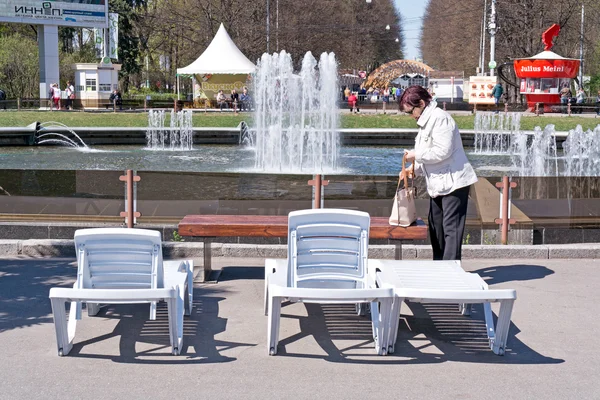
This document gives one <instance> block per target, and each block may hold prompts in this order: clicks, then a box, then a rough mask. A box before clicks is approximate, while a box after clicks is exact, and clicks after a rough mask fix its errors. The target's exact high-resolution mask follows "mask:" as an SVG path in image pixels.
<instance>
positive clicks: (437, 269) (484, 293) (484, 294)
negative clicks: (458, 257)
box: [369, 259, 517, 355]
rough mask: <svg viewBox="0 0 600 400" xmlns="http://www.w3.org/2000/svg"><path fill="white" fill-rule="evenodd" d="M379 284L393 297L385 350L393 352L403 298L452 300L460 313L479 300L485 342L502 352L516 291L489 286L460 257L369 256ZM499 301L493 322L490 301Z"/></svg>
mask: <svg viewBox="0 0 600 400" xmlns="http://www.w3.org/2000/svg"><path fill="white" fill-rule="evenodd" d="M369 268H373V270H375V271H377V272H376V275H377V277H376V280H377V283H378V285H379V286H380V287H387V288H393V289H394V292H395V295H396V299H395V300H394V304H393V307H392V314H391V318H390V324H391V325H390V328H389V330H388V333H389V334H390V337H389V339H388V343H389V348H388V352H389V353H393V352H394V350H395V349H394V345H395V343H396V339H397V336H398V322H399V318H400V311H401V310H400V308H401V305H402V303H403V302H404V300H409V301H412V302H425V303H450V304H453V303H456V304H458V305H459V307H460V310H461V312H462V313H463V314H464V315H468V314H469V313H470V309H471V304H478V303H480V304H483V309H484V316H485V323H486V327H487V336H488V339H489V345H490V348H491V349H492V351H493V352H494V353H495V354H498V355H503V354H504V350H505V348H506V340H507V337H508V329H509V327H510V318H511V313H512V308H513V304H514V301H515V300H516V298H517V293H516V291H515V290H512V289H494V290H490V289H489V288H488V285H487V284H486V283H485V281H484V280H483V279H481V277H480V276H479V275H477V274H474V273H468V272H465V271H464V270H463V269H462V267H461V264H460V261H420V260H417V261H411V260H404V261H397V260H374V259H372V260H369ZM493 302H499V303H500V312H499V315H498V322H497V324H496V326H494V320H493V316H492V309H491V304H490V303H493Z"/></svg>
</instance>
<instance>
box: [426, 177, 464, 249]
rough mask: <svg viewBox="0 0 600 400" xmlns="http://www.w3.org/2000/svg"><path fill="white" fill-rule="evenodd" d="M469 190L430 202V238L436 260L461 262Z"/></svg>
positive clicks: (432, 199)
mask: <svg viewBox="0 0 600 400" xmlns="http://www.w3.org/2000/svg"><path fill="white" fill-rule="evenodd" d="M469 188H470V186H466V187H463V188H460V189H456V190H455V191H454V192H452V193H449V194H447V195H445V196H438V197H435V198H430V200H429V237H430V239H431V247H432V249H433V259H434V260H460V258H461V249H462V241H463V235H464V233H465V220H466V219H467V204H468V202H469Z"/></svg>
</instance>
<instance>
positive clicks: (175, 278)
mask: <svg viewBox="0 0 600 400" xmlns="http://www.w3.org/2000/svg"><path fill="white" fill-rule="evenodd" d="M163 270H164V285H165V288H173V287H176V286H179V285H181V286H183V285H185V284H186V282H187V281H188V277H189V275H190V274H193V273H194V272H193V271H191V270H190V268H189V264H188V261H187V260H177V261H164V262H163ZM192 279H193V275H192Z"/></svg>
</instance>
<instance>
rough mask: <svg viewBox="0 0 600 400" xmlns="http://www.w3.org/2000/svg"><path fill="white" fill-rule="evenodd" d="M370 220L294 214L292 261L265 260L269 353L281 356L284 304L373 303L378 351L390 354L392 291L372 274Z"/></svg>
mask: <svg viewBox="0 0 600 400" xmlns="http://www.w3.org/2000/svg"><path fill="white" fill-rule="evenodd" d="M369 225H370V217H369V214H367V213H365V212H360V211H351V210H337V209H315V210H301V211H294V212H291V213H290V214H289V219H288V259H287V260H282V259H267V260H265V313H266V314H267V315H268V330H267V331H268V340H267V345H268V352H269V354H270V355H275V354H277V345H278V343H279V325H280V319H281V303H282V302H283V301H285V300H289V301H291V302H304V303H320V304H357V303H371V322H372V327H373V338H374V341H375V350H376V352H377V353H378V354H380V355H385V354H386V353H387V348H388V344H387V338H388V337H389V335H388V333H387V332H386V327H388V326H389V322H388V321H387V318H389V316H390V313H391V308H392V302H393V296H394V292H393V290H392V289H390V288H388V289H381V288H376V287H375V282H374V281H373V280H372V279H371V278H372V276H370V274H368V271H367V249H368V244H369Z"/></svg>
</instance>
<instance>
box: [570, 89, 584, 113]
mask: <svg viewBox="0 0 600 400" xmlns="http://www.w3.org/2000/svg"><path fill="white" fill-rule="evenodd" d="M576 98H577V100H576V104H577V107H576V108H575V110H574V111H573V112H574V113H576V114H581V112H582V111H583V103H585V91H584V90H583V88H582V87H580V88H579V89H577V96H576Z"/></svg>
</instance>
